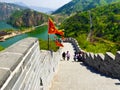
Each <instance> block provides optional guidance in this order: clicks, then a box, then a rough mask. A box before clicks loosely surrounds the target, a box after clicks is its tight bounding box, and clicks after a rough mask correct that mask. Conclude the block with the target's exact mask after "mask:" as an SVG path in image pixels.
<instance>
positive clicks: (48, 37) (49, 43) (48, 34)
mask: <svg viewBox="0 0 120 90" xmlns="http://www.w3.org/2000/svg"><path fill="white" fill-rule="evenodd" d="M49 44H50V38H49V34H48V50H49V49H50V47H49Z"/></svg>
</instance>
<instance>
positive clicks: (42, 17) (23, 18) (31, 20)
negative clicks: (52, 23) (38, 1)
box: [7, 9, 48, 28]
mask: <svg viewBox="0 0 120 90" xmlns="http://www.w3.org/2000/svg"><path fill="white" fill-rule="evenodd" d="M47 21H48V15H46V14H43V13H40V12H37V11H33V10H30V9H25V10H23V11H16V12H14V13H13V14H12V15H11V16H10V18H9V20H8V22H7V23H8V24H11V25H13V26H15V27H19V28H21V27H31V26H37V25H41V24H43V23H45V22H47Z"/></svg>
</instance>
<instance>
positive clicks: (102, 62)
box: [64, 38, 120, 79]
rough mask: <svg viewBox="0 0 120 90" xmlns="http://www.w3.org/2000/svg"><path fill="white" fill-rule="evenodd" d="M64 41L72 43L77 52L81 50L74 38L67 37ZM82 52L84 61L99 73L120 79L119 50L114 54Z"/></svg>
mask: <svg viewBox="0 0 120 90" xmlns="http://www.w3.org/2000/svg"><path fill="white" fill-rule="evenodd" d="M64 41H65V42H70V43H72V44H73V46H74V48H75V50H76V51H77V52H78V51H83V50H82V49H81V48H80V47H79V45H78V43H77V40H75V39H74V38H67V39H65V40H64ZM83 52H84V56H83V58H84V60H83V62H84V63H86V64H87V65H89V66H91V67H93V68H94V69H96V70H97V71H99V72H101V73H104V74H106V75H109V76H111V77H114V78H118V79H120V51H117V53H116V55H113V54H112V53H111V52H106V54H105V55H104V54H102V53H97V54H94V53H91V52H85V51H83Z"/></svg>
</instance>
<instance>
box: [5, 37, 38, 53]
mask: <svg viewBox="0 0 120 90" xmlns="http://www.w3.org/2000/svg"><path fill="white" fill-rule="evenodd" d="M36 40H37V39H36V38H26V39H23V40H21V41H19V42H17V43H15V44H13V45H12V46H10V47H8V48H7V49H6V50H5V51H6V52H12V53H20V54H24V55H25V54H26V53H27V51H28V50H29V48H30V47H31V46H32V45H33V44H34V43H35V42H36Z"/></svg>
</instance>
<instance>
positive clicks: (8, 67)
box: [0, 38, 60, 90]
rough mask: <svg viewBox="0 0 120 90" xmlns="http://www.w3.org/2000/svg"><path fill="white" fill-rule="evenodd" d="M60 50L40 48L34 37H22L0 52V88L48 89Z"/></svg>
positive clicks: (11, 89) (13, 89)
mask: <svg viewBox="0 0 120 90" xmlns="http://www.w3.org/2000/svg"><path fill="white" fill-rule="evenodd" d="M59 57H60V51H58V52H51V51H44V50H40V47H39V42H38V40H37V39H36V38H26V39H23V40H21V41H19V42H17V43H15V44H13V45H12V46H10V47H8V48H7V49H5V50H4V51H2V52H0V62H1V63H0V90H18V89H20V90H24V89H25V90H48V87H49V85H50V82H51V80H52V78H53V76H54V73H55V71H56V68H57V66H58V62H59V60H60V58H59Z"/></svg>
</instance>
